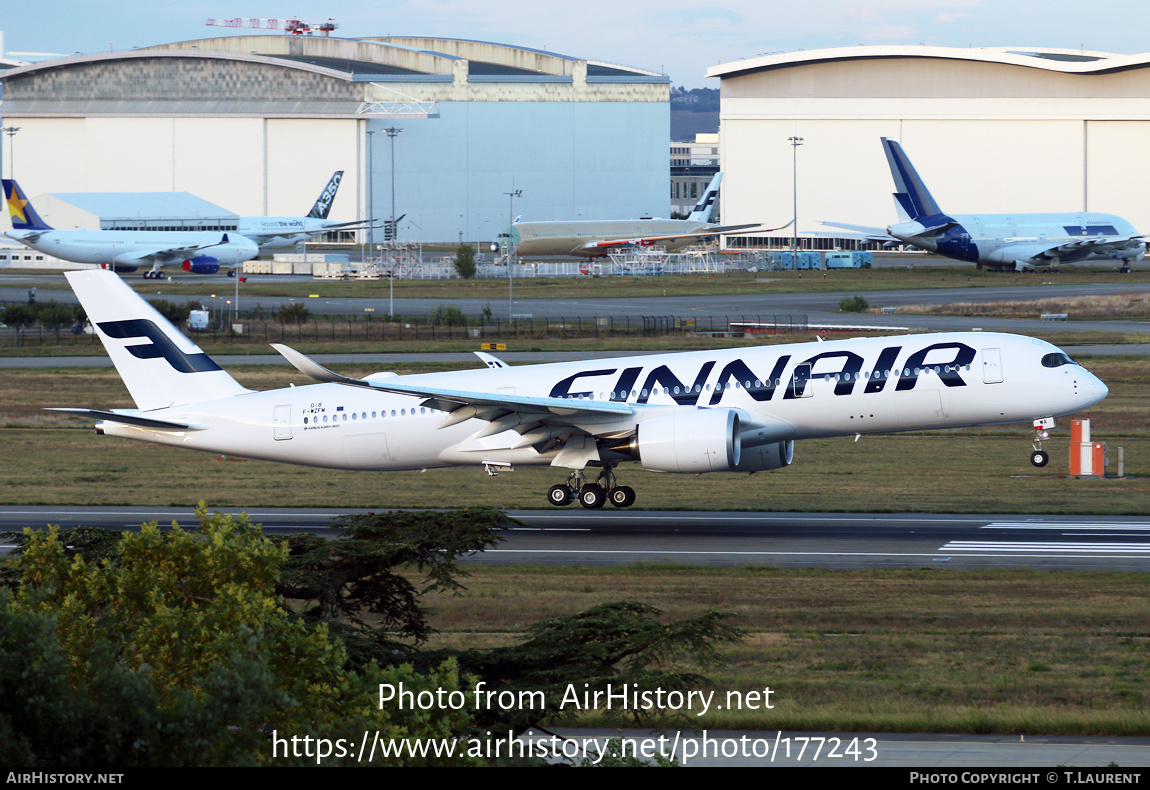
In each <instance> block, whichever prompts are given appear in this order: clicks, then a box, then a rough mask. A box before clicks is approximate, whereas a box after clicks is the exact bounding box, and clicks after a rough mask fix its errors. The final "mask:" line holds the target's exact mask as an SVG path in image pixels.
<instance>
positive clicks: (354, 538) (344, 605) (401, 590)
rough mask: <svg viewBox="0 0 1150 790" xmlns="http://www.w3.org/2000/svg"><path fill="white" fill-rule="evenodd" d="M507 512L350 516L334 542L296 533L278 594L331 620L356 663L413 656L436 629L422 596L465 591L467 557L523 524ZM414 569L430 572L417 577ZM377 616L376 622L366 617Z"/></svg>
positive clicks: (341, 523) (320, 618)
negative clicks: (504, 530) (411, 572)
mask: <svg viewBox="0 0 1150 790" xmlns="http://www.w3.org/2000/svg"><path fill="white" fill-rule="evenodd" d="M518 523H519V522H517V521H516V520H515V519H512V518H509V517H508V516H507V515H505V514H504V513H503V512H502V511H501V510H496V509H494V508H487V507H477V508H464V509H462V510H443V511H434V510H424V511H388V512H384V513H366V514H360V515H354V516H345V517H343V518H341V519H339V520H338V521H336V522H335V524H334V525H333V527H334V528H336V529H342V530H344V532H343V534H342V535H340V536H339V537H338V538H336V539H334V540H332V539H328V538H324V537H320V536H318V535H309V534H302V535H293V536H292V537H291V538H289V539H288V556H287V559H286V561H285V562H284V564H283V572H282V576H281V578H280V580H279V583H278V584H277V585H276V592H278V593H279V594H280V595H282V596H283V597H285V598H290V599H296V600H303V601H307V602H309V603H310V606H309V607H308V608H307V610H306V611H305V613H304V616H305V618H306V619H308V620H311V621H316V622H325V623H328V624H329V625H330V626H331V627H332V629H333V631H334V632H336V633H338V634H339V635H340V636H341V637H343V639H344V640H345V642H347V644H348V647H349V650H350V651H351V653H352V662H353V664H357V665H362V664H364V663H366V662H367V661H369V660H370V659H372V658H377V659H379V660H381V661H389V660H394V656H395V655H396V651H399V654H400V655H407V654H408V653H409V651H410V647H409V646H408V645H407V644H404V643H402V642H397V641H396V640H395V639H394V638H392V636H389V635H393V636H394V637H397V638H398V639H400V640H408V641H410V642H411V643H413V644H415V645H419V644H421V643H423V642H424V641H426V640H427V638H428V637H429V636H430V635H431V633H432V628H431V626H430V625H429V624H428V622H427V609H426V608H425V607H424V606H423V604H422V603H421V602H420V600H419V598H420V596H421V595H422V594H424V593H427V592H431V591H434V590H449V591H450V590H458V589H460V588H461V587H462V584H461V583H460V581H459V580H460V578H461V577H463V576H466V575H467V574H466V571H464V570H463V569H462V568H461V567H460V566H459V563H458V560H459V558H460V557H464V556H466V555H468V554H472V553H474V552H477V551H482V550H484V549H487V548H491V547H492V546H494V545H495V544H497V543H498V542H499V541H500V540H502V538H500V537H499V535H498V534H497V530H499V529H501V528H503V527H504V526H506V525H508V524H518ZM405 568H413V569H415V570H417V571H418V572H419V573H420V574H422V575H423V578H422V580H416V581H413V579H412V577H411V576H410V575H408V574H405V573H404V572H403V570H404V569H405ZM368 617H370V618H371V619H372V620H373V623H372V624H371V625H372V626H374V628H373V627H371V626H369V623H368V622H367V619H366V618H368Z"/></svg>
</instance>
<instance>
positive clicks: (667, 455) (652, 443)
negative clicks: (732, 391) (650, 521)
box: [631, 409, 742, 473]
mask: <svg viewBox="0 0 1150 790" xmlns="http://www.w3.org/2000/svg"><path fill="white" fill-rule="evenodd" d="M631 451H632V453H633V455H634V456H635V457H636V458H637V459H638V461H639V463H641V464H642V465H643V468H644V469H650V470H652V471H655V472H687V473H697V472H724V471H727V470H730V469H734V468H735V467H737V466H738V465H739V459H740V455H741V451H742V441H741V440H740V432H739V415H738V414H737V413H736V412H734V411H731V410H729V409H697V410H695V411H679V412H674V413H673V414H665V415H663V416H661V417H652V418H651V419H649V420H643V422H641V423H639V429H638V432H637V433H636V436H635V439H634V440H633V442H632V445H631Z"/></svg>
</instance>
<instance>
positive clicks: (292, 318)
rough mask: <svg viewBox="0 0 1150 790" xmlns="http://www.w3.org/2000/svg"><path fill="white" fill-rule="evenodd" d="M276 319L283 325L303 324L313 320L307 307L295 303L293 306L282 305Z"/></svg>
mask: <svg viewBox="0 0 1150 790" xmlns="http://www.w3.org/2000/svg"><path fill="white" fill-rule="evenodd" d="M276 318H277V319H278V320H279V322H280V323H281V324H302V323H303V322H304V321H306V320H308V319H309V318H311V310H308V309H307V305H302V304H299V303H298V302H293V303H291V304H285V305H280V309H279V311H278V312H277V313H276Z"/></svg>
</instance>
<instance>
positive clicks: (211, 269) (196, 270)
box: [182, 255, 220, 274]
mask: <svg viewBox="0 0 1150 790" xmlns="http://www.w3.org/2000/svg"><path fill="white" fill-rule="evenodd" d="M182 268H183V270H184V271H186V272H191V273H192V274H216V273H217V272H219V270H220V259H219V258H213V257H212V256H210V255H197V256H196V257H195V258H189V259H188V260H186V261H184V264H183V267H182Z"/></svg>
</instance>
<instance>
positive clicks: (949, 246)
mask: <svg viewBox="0 0 1150 790" xmlns="http://www.w3.org/2000/svg"><path fill="white" fill-rule="evenodd" d="M882 145H883V150H884V151H886V158H887V161H888V163H889V164H890V172H891V175H892V176H893V177H894V184H895V190H896V191H895V193H894V198H895V202H896V205H897V207H898V211H899V214H900V216H901V217H902V219H903V221H902V222H898V223H895V224H893V225H890V226H888V227H886V228H885V229H884V228H872V227H869V226H865V225H847V224H845V223H841V222H830V221H824V222H823V224H824V225H830V226H833V227H836V228H845V229H847V230H851V231H854V232H855V233H856V234H858V237H859V238H860V239H861V240H865V241H874V242H883V243H886V244H889V245H892V246H893V245H895V244H907V245H912V246H914V247H919V248H921V249H924V250H928V251H930V252H935V253H938V254H939V255H944V256H946V257H947V258H954V259H956V260H960V261H970V262H971V263H974V264H977V266H978V268H980V269H981V268H982V267H983V266H986V267H987V268H990V269H995V270H1009V271H1025V270H1028V269H1033V268H1035V267H1036V266H1057V265H1059V264H1060V263H1077V262H1079V261H1089V260H1112V261H1115V262H1116V263H1118V264H1119V265H1120V267H1121V270H1122V271H1123V272H1128V271H1130V264H1131V263H1133V262H1134V261H1138V260H1141V259H1142V257H1143V255H1144V254H1145V252H1146V245H1145V243H1144V242H1143V238H1144V236H1143V234H1140V233H1138V231H1137V230H1135V229H1134V226H1133V225H1131V224H1130V223H1129V222H1127V221H1126V220H1124V219H1122V217H1118V216H1115V215H1114V214H1099V213H1096V212H1086V211H1078V212H1073V211H1071V212H1066V213H1060V214H947V213H945V212H943V210H942V209H941V208H939V205H938V203H936V202H935V199H934V198H933V197H932V196H931V194H930V192H929V191H928V190H927V188H926V184H925V183H924V182H923V180H922V178H921V177H920V176H919V174H918V171H916V170H915V169H914V165H912V164H911V163H910V158H909V157H907V155H906V152H905V151H903V150H902V146H901V145H899V144H898V143H897V142H896V141H894V140H891V139H889V138H886V137H884V138H882Z"/></svg>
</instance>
